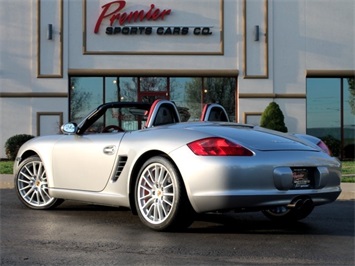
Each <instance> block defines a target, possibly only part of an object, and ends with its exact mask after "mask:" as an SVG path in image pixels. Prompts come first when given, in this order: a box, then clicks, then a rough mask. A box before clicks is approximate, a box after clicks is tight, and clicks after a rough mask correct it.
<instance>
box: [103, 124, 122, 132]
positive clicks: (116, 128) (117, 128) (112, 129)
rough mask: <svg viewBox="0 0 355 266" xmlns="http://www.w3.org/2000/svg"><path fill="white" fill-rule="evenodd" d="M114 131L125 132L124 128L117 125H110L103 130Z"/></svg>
mask: <svg viewBox="0 0 355 266" xmlns="http://www.w3.org/2000/svg"><path fill="white" fill-rule="evenodd" d="M113 131H118V132H123V131H124V130H123V129H122V128H121V127H119V126H116V125H109V126H107V127H104V129H103V130H102V131H101V132H102V133H109V132H113Z"/></svg>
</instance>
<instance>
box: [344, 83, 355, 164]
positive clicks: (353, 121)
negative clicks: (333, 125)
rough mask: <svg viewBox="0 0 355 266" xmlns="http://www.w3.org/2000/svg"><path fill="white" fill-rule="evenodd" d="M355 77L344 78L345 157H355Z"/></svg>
mask: <svg viewBox="0 0 355 266" xmlns="http://www.w3.org/2000/svg"><path fill="white" fill-rule="evenodd" d="M354 81H355V79H354V78H348V79H343V88H344V89H343V99H344V132H343V136H344V143H343V146H344V150H343V157H344V158H352V159H355V82H354Z"/></svg>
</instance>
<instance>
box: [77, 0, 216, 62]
mask: <svg viewBox="0 0 355 266" xmlns="http://www.w3.org/2000/svg"><path fill="white" fill-rule="evenodd" d="M83 13H84V29H83V31H84V35H83V36H84V37H83V38H84V40H83V44H84V45H83V46H84V54H186V55H190V54H191V55H194V54H223V39H222V36H223V0H219V1H216V0H194V1H190V0H179V1H176V0H175V1H174V0H150V1H146V0H144V1H143V0H116V1H109V0H106V1H100V0H84V10H83Z"/></svg>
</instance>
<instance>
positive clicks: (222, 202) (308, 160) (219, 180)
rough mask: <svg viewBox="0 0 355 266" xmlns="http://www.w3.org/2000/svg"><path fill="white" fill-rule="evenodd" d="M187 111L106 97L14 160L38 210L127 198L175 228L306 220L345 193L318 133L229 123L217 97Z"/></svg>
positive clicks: (146, 217)
mask: <svg viewBox="0 0 355 266" xmlns="http://www.w3.org/2000/svg"><path fill="white" fill-rule="evenodd" d="M179 111H181V108H177V107H176V105H175V104H174V103H173V102H170V101H167V100H157V101H155V102H154V103H153V104H147V103H133V102H132V103H129V102H114V103H106V104H103V105H101V106H99V107H98V108H97V109H95V110H94V111H93V112H91V113H90V114H89V115H88V116H86V118H85V119H84V120H83V121H82V122H81V123H79V124H78V125H76V124H75V123H68V124H65V125H63V126H62V132H63V134H58V135H53V136H42V137H37V138H34V139H32V140H30V141H28V142H26V143H25V144H24V145H23V146H22V147H21V148H20V150H19V152H18V156H17V158H16V162H15V165H14V173H15V188H16V192H17V194H18V196H19V199H20V200H21V201H22V202H23V203H24V204H25V205H26V206H28V207H29V208H32V209H49V208H54V207H56V206H58V205H59V204H60V203H62V202H63V200H79V201H85V202H90V203H95V204H102V205H110V206H123V207H128V208H130V209H131V210H132V212H133V213H134V214H138V215H139V218H140V219H141V221H142V222H143V224H145V225H146V226H148V227H149V228H151V229H153V230H157V231H167V230H178V229H182V228H186V227H188V226H189V225H190V224H191V223H192V222H193V221H194V219H195V215H196V214H199V213H207V212H229V211H237V212H238V211H262V212H263V213H264V214H265V215H266V216H267V217H268V218H270V219H273V220H279V221H285V220H286V221H295V220H300V219H303V218H305V217H307V216H308V215H309V214H310V213H311V212H312V210H313V208H314V207H315V206H318V205H322V204H326V203H330V202H333V201H334V200H336V199H337V197H338V196H339V194H340V192H341V189H340V175H341V173H340V172H341V164H340V162H339V161H338V160H337V159H336V158H334V157H331V156H330V155H329V154H328V151H327V150H326V146H325V145H324V143H323V142H321V141H320V140H319V139H317V138H314V137H311V136H308V135H291V134H285V133H280V132H276V131H272V130H267V129H264V128H261V127H258V126H251V125H244V124H238V123H233V122H229V119H228V116H227V114H226V112H225V110H224V108H223V107H222V106H220V105H218V104H210V105H206V107H205V108H204V110H203V114H202V116H201V119H200V121H196V122H181V121H180V114H179ZM180 113H181V112H180Z"/></svg>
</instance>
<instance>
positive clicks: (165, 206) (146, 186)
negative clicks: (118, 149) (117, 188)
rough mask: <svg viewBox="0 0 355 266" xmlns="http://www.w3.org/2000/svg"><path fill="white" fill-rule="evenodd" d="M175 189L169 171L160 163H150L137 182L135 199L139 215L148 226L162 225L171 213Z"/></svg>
mask: <svg viewBox="0 0 355 266" xmlns="http://www.w3.org/2000/svg"><path fill="white" fill-rule="evenodd" d="M175 190H176V188H175V185H174V182H173V180H172V175H171V173H170V172H169V170H168V169H167V168H166V167H165V166H164V165H163V164H161V163H152V164H150V165H148V167H146V168H145V169H144V171H143V172H142V174H141V175H140V177H139V181H138V190H137V199H138V207H139V210H140V213H141V214H142V216H143V217H144V219H145V220H147V222H149V223H150V224H161V223H163V222H164V221H165V220H166V219H167V218H168V217H169V214H170V213H171V211H172V208H173V206H174V201H175V194H176V191H175Z"/></svg>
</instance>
